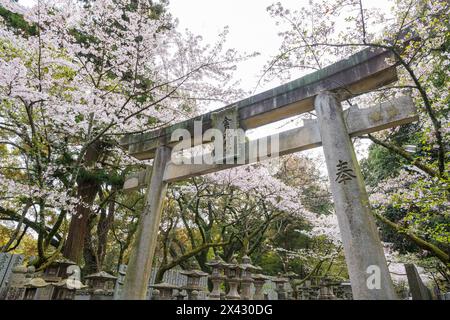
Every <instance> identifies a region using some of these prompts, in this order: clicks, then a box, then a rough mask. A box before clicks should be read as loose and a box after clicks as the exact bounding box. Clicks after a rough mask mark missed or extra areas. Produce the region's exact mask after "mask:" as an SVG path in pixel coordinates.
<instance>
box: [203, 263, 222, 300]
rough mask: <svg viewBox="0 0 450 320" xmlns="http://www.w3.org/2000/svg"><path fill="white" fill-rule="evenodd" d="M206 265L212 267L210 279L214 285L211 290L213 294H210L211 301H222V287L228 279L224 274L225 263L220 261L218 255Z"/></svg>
mask: <svg viewBox="0 0 450 320" xmlns="http://www.w3.org/2000/svg"><path fill="white" fill-rule="evenodd" d="M206 265H207V266H210V267H211V269H212V272H211V275H210V276H209V279H210V280H211V282H212V284H213V288H212V290H211V293H210V294H209V299H210V300H220V293H221V291H220V285H221V284H222V282H223V281H224V280H225V279H226V276H225V275H224V274H223V271H224V268H225V262H224V261H223V260H222V259H220V257H219V256H218V255H216V256H215V257H214V259H213V260H211V261H209V262H207V263H206Z"/></svg>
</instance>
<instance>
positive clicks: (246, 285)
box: [239, 255, 262, 300]
mask: <svg viewBox="0 0 450 320" xmlns="http://www.w3.org/2000/svg"><path fill="white" fill-rule="evenodd" d="M239 267H240V269H241V299H242V300H251V299H252V283H253V282H254V280H253V278H252V273H256V272H261V271H262V268H261V267H257V266H254V265H252V260H251V259H250V257H249V256H247V255H245V256H243V257H242V263H241V264H240V265H239Z"/></svg>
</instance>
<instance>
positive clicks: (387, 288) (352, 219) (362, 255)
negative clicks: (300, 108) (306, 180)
mask: <svg viewBox="0 0 450 320" xmlns="http://www.w3.org/2000/svg"><path fill="white" fill-rule="evenodd" d="M314 106H315V109H316V112H317V117H318V120H319V127H320V134H321V137H322V145H323V151H324V154H325V160H326V163H327V169H328V176H329V179H330V184H331V191H332V193H333V200H334V207H335V212H336V215H337V218H338V223H339V229H340V233H341V237H342V243H343V245H344V253H345V260H346V263H347V268H348V272H349V275H350V280H351V284H352V291H353V296H354V298H355V299H359V300H390V299H396V298H397V297H396V294H395V291H394V287H393V284H392V280H391V278H390V275H389V270H388V267H387V264H386V259H385V256H384V252H383V247H382V245H381V242H380V239H379V236H378V230H377V228H376V225H375V222H374V219H373V216H372V214H371V210H370V204H369V199H368V196H367V192H366V189H365V185H364V180H363V177H362V174H361V170H360V168H359V165H358V161H357V159H356V155H355V151H354V149H353V144H352V142H351V140H350V137H349V134H348V132H347V126H346V124H345V121H344V117H343V112H342V106H341V104H340V103H339V102H338V100H337V99H336V97H335V96H334V95H333V94H332V93H329V92H323V93H320V94H319V95H318V96H317V97H316V98H315V101H314Z"/></svg>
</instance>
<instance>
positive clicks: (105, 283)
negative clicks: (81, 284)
mask: <svg viewBox="0 0 450 320" xmlns="http://www.w3.org/2000/svg"><path fill="white" fill-rule="evenodd" d="M84 278H85V279H86V284H87V285H88V286H89V291H90V292H91V300H112V298H113V296H114V285H115V283H116V280H117V277H115V276H113V275H111V274H109V273H107V272H105V271H100V272H97V273H93V274H90V275H87V276H86V277H84Z"/></svg>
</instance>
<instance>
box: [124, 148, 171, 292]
mask: <svg viewBox="0 0 450 320" xmlns="http://www.w3.org/2000/svg"><path fill="white" fill-rule="evenodd" d="M170 155H171V149H170V148H169V147H166V146H161V147H158V149H157V150H156V155H155V159H154V160H153V168H152V176H151V180H150V185H149V188H148V190H147V194H146V200H145V207H144V212H142V216H141V217H140V221H139V229H138V233H137V236H136V240H135V243H134V247H133V251H132V253H131V257H130V261H129V263H128V267H127V274H126V276H125V284H124V287H123V291H122V294H121V299H123V300H133V299H134V300H145V299H146V297H147V285H148V282H149V279H150V274H151V270H152V262H153V256H154V254H155V248H156V241H157V236H158V228H159V224H160V222H161V212H162V209H163V202H164V197H165V195H166V191H167V183H166V182H164V181H163V176H164V170H165V168H166V165H167V163H168V162H169V160H170Z"/></svg>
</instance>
